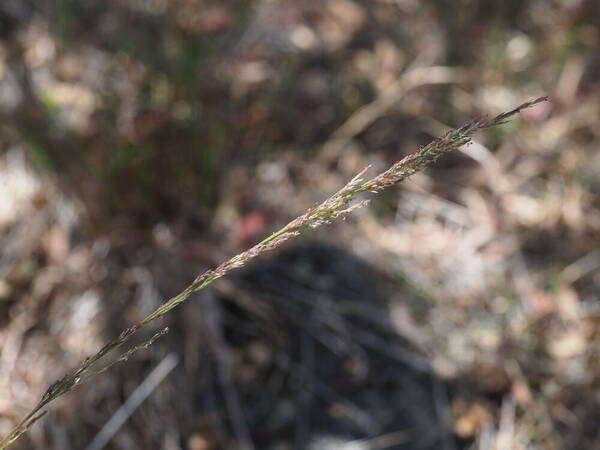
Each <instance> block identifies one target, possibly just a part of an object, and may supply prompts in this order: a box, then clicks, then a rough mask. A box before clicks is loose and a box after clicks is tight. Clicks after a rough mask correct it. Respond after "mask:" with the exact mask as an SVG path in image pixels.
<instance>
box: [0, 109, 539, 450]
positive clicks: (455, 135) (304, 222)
mask: <svg viewBox="0 0 600 450" xmlns="http://www.w3.org/2000/svg"><path fill="white" fill-rule="evenodd" d="M546 100H548V97H539V98H537V99H535V100H532V101H530V102H526V103H523V104H522V105H520V106H518V107H517V108H515V109H513V110H511V111H507V112H505V113H502V114H500V115H498V116H496V117H494V118H492V119H488V118H485V117H484V118H479V119H475V120H473V121H471V122H468V123H467V124H465V125H463V126H462V127H460V128H457V129H455V130H451V131H449V132H447V133H446V134H445V135H443V136H442V137H440V138H437V139H435V140H433V141H432V142H431V143H429V144H428V145H426V146H425V147H422V148H421V149H419V150H418V151H416V152H415V153H412V154H410V155H408V156H406V157H405V158H403V159H402V160H401V161H399V162H397V163H396V164H394V165H392V166H391V167H390V168H389V169H388V170H386V171H385V172H382V173H380V174H379V175H377V176H376V177H374V178H371V179H370V180H367V181H363V180H362V178H361V177H362V176H363V175H364V174H365V172H366V171H367V170H368V169H369V167H367V168H365V169H364V170H363V171H361V172H360V173H359V174H358V175H356V176H355V177H354V178H353V179H352V180H350V182H349V183H348V184H346V186H344V187H343V188H342V189H340V190H339V191H338V192H337V193H335V194H334V195H332V196H331V197H329V198H328V199H326V200H325V201H323V202H322V203H321V204H319V205H317V206H314V207H312V208H310V209H309V210H308V211H306V212H305V213H304V214H303V215H301V216H299V217H297V218H296V219H294V220H292V221H291V222H290V223H288V224H287V225H286V226H284V227H283V228H281V229H280V230H279V231H276V232H275V233H273V234H272V235H270V236H269V237H267V238H265V239H263V240H262V241H261V242H259V243H258V244H256V245H255V246H254V247H252V248H250V249H249V250H246V251H245V252H243V253H240V254H239V255H237V256H234V257H233V258H231V259H230V260H228V261H226V262H224V263H222V264H221V265H220V266H218V267H217V268H215V269H211V270H208V271H206V272H205V273H203V274H202V275H199V276H198V277H197V278H196V279H195V280H194V281H193V283H192V284H190V285H189V286H188V287H187V288H185V289H184V290H183V291H182V292H181V293H179V294H178V295H176V296H175V297H173V298H171V299H169V300H167V301H166V302H165V303H163V304H162V305H161V306H159V307H158V308H157V309H156V310H155V311H154V312H152V313H150V314H149V315H148V316H146V317H145V318H144V319H142V320H141V321H140V322H138V323H136V324H134V325H133V326H131V327H129V328H127V329H125V330H123V332H122V333H121V334H120V335H119V337H118V338H117V339H115V340H113V341H111V342H109V343H108V344H106V345H105V346H104V347H102V348H101V349H100V350H99V351H98V352H97V353H96V354H94V355H93V356H90V357H88V358H86V359H85V360H84V361H83V362H82V363H81V364H80V365H79V367H78V368H77V369H75V370H74V371H73V372H71V373H69V374H67V375H65V376H64V377H63V378H62V379H60V380H58V381H57V382H55V383H54V384H52V385H51V386H50V387H49V388H48V389H47V390H46V392H45V393H44V394H43V395H42V398H41V399H40V401H39V403H38V404H37V405H36V406H35V408H33V410H32V411H31V412H30V413H29V414H28V415H27V416H26V417H25V418H24V419H23V420H22V421H21V422H20V423H19V424H18V425H17V426H15V427H14V428H13V429H12V431H11V432H10V433H9V434H8V435H7V436H5V437H4V439H2V440H1V441H0V450H3V449H5V448H7V447H8V446H9V445H10V444H12V443H13V442H15V441H16V440H17V439H18V438H19V437H20V436H21V435H23V434H24V433H25V432H26V431H27V430H28V429H29V428H30V427H31V426H32V425H33V423H35V422H36V421H37V420H39V419H40V418H41V416H42V415H43V414H44V413H40V411H41V410H42V408H44V407H45V406H46V405H47V404H48V403H50V402H52V401H53V400H55V399H57V398H58V397H60V396H62V395H64V394H66V393H68V392H70V391H72V390H73V389H75V388H76V387H78V386H80V385H81V384H82V383H83V382H84V381H87V380H88V379H89V378H90V377H91V376H94V375H95V374H97V373H102V372H103V371H104V370H106V368H108V367H109V366H111V365H112V364H114V362H113V363H110V364H108V365H107V366H106V367H104V368H102V369H100V370H98V371H92V370H91V366H92V365H93V364H94V363H96V362H98V361H100V360H101V359H103V358H104V357H105V356H106V355H108V354H109V353H111V352H112V351H113V350H115V349H117V348H119V347H121V346H122V345H124V344H125V343H127V342H128V341H129V340H130V339H131V338H132V336H133V335H134V334H136V333H137V331H139V329H140V328H142V327H144V326H145V325H147V324H149V323H150V322H152V321H154V320H156V319H158V318H159V317H162V316H163V315H165V314H166V313H167V312H169V311H170V310H172V309H173V308H175V307H176V306H178V305H180V304H181V303H183V302H184V301H185V300H187V298H188V297H189V296H190V295H191V294H192V293H194V292H196V291H199V290H200V289H202V288H204V287H205V286H207V285H208V284H210V283H212V282H213V281H214V280H216V279H218V278H221V277H222V276H224V275H226V274H227V273H229V272H230V271H232V270H233V269H236V268H238V267H241V266H243V265H244V264H245V263H246V262H247V261H249V260H251V259H253V258H255V257H256V256H258V255H260V254H261V253H263V252H266V251H268V250H273V249H275V248H277V247H279V246H280V245H281V244H283V243H284V242H285V241H287V240H288V239H290V238H291V237H294V236H298V235H299V234H300V233H301V232H303V231H305V230H307V229H309V228H316V227H318V226H320V225H323V224H326V223H330V222H332V221H333V220H335V219H344V218H345V216H347V215H348V214H349V213H350V212H352V211H354V210H356V209H359V208H361V207H363V206H365V205H366V204H367V203H368V200H367V201H362V202H359V203H356V204H350V201H351V200H352V199H353V198H354V197H355V196H356V195H357V194H360V193H362V192H373V193H378V192H380V191H381V190H383V189H386V188H388V187H391V186H393V185H395V184H397V183H399V182H400V181H402V180H404V179H406V178H408V177H409V176H411V175H413V174H414V173H416V172H419V171H420V170H422V169H424V168H425V167H427V166H428V165H430V164H432V163H434V162H435V161H436V160H437V159H438V158H439V157H440V156H442V155H443V154H445V153H449V152H451V151H453V150H455V149H457V148H459V147H461V146H463V145H465V144H467V143H469V142H471V136H472V135H473V134H474V133H475V132H476V131H478V130H481V129H485V128H490V127H493V126H496V125H500V124H502V123H505V121H506V120H507V119H508V118H509V117H511V116H513V115H515V114H518V113H519V112H521V111H522V110H523V109H525V108H529V107H530V106H533V105H535V104H537V103H540V102H543V101H546ZM162 334H163V333H162V332H159V333H158V334H157V335H155V336H154V337H153V338H152V339H151V340H150V341H153V340H154V339H156V338H157V337H160V335H162ZM145 347H147V345H146V344H143V345H138V346H136V347H134V348H133V349H132V351H137V350H139V349H141V348H145ZM132 351H131V350H130V351H129V352H126V353H124V354H123V355H121V356H120V357H119V358H117V361H121V360H125V359H127V357H129V356H130V354H131V353H132Z"/></svg>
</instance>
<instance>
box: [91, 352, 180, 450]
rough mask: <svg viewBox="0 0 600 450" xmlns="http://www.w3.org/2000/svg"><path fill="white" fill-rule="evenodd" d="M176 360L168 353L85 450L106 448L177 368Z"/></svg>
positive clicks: (172, 354) (174, 356) (174, 355)
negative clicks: (128, 420)
mask: <svg viewBox="0 0 600 450" xmlns="http://www.w3.org/2000/svg"><path fill="white" fill-rule="evenodd" d="M178 360H179V358H178V357H177V355H176V354H175V353H169V354H168V355H167V356H165V357H164V359H163V360H162V361H161V362H160V364H159V365H158V366H156V367H155V368H154V369H153V370H152V372H150V375H148V377H146V379H145V380H144V381H143V382H142V384H140V385H139V386H138V387H137V388H136V389H135V391H133V393H132V394H131V395H130V396H129V398H128V399H127V401H126V402H125V403H124V404H123V405H122V406H121V407H120V408H119V409H118V410H117V411H116V412H115V413H114V414H113V416H112V417H111V418H110V420H109V421H108V422H106V423H105V424H104V426H103V427H102V429H101V430H100V431H99V432H98V434H97V435H96V437H94V440H93V441H92V442H91V443H90V444H89V445H88V446H87V447H86V449H85V450H102V449H103V448H104V447H106V444H108V443H109V442H110V440H111V439H112V437H113V436H114V435H115V433H116V432H117V431H119V429H120V428H121V427H122V426H123V424H124V423H125V422H127V419H129V417H130V416H131V415H132V414H133V413H134V412H135V410H136V409H137V408H138V407H139V406H140V405H141V404H142V403H143V402H144V400H146V399H147V398H148V396H149V395H150V394H152V392H154V390H155V389H156V388H157V387H158V385H159V384H160V383H161V382H162V381H163V380H164V379H165V378H166V377H167V375H169V374H170V373H171V371H172V370H173V369H174V368H175V366H177V362H178Z"/></svg>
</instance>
